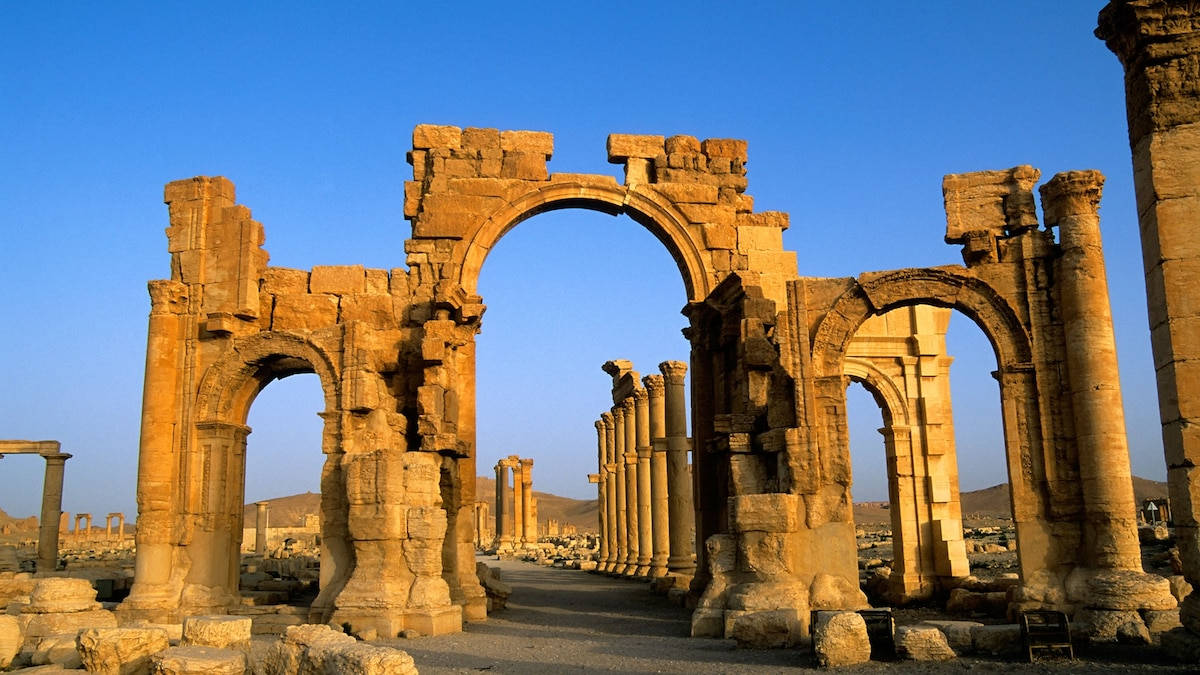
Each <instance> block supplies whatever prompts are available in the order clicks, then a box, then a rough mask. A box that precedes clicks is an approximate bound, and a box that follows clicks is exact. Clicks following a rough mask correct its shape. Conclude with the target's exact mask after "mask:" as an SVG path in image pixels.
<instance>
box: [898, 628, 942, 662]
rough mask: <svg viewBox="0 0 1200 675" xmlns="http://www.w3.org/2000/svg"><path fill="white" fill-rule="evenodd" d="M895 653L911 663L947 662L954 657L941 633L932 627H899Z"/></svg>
mask: <svg viewBox="0 0 1200 675" xmlns="http://www.w3.org/2000/svg"><path fill="white" fill-rule="evenodd" d="M896 652H897V653H898V654H900V655H901V656H904V657H905V658H909V659H912V660H913V661H949V660H950V659H953V658H954V657H955V656H956V655H955V653H954V650H953V649H951V648H950V643H949V642H947V641H946V636H945V634H944V633H942V631H941V630H940V629H938V628H935V627H934V626H900V627H898V628H897V629H896Z"/></svg>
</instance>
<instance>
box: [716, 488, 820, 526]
mask: <svg viewBox="0 0 1200 675" xmlns="http://www.w3.org/2000/svg"><path fill="white" fill-rule="evenodd" d="M803 512H804V511H803V508H802V503H801V500H800V496H799V495H793V494H784V493H767V494H753V495H741V496H738V497H730V498H729V523H730V526H731V527H732V528H733V531H734V532H796V531H798V530H799V529H800V528H801V527H803V525H804V523H803V522H802V521H801V514H803Z"/></svg>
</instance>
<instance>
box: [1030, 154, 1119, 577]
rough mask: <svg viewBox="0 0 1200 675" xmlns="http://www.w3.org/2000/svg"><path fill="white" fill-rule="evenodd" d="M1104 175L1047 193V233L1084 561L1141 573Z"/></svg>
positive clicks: (1057, 183) (1060, 184)
mask: <svg viewBox="0 0 1200 675" xmlns="http://www.w3.org/2000/svg"><path fill="white" fill-rule="evenodd" d="M1103 185H1104V177H1103V176H1102V175H1100V172H1098V171H1070V172H1067V173H1060V174H1058V175H1056V176H1054V178H1052V179H1050V181H1049V182H1048V183H1046V184H1045V185H1043V186H1042V187H1041V190H1040V191H1041V194H1042V210H1043V211H1044V212H1045V221H1046V225H1047V227H1054V226H1058V228H1059V240H1060V246H1061V248H1062V258H1061V259H1060V262H1059V265H1060V268H1059V269H1060V272H1059V286H1060V288H1061V292H1060V298H1059V302H1060V305H1061V308H1062V322H1063V333H1064V338H1065V342H1066V345H1067V354H1066V361H1067V378H1068V382H1069V383H1070V389H1071V408H1072V412H1073V417H1074V420H1075V442H1076V445H1077V447H1078V451H1079V477H1080V480H1081V481H1082V488H1083V490H1082V492H1083V504H1084V518H1085V522H1084V530H1083V531H1084V545H1085V546H1087V547H1088V548H1089V549H1090V550H1089V551H1088V553H1087V555H1086V556H1085V558H1084V559H1086V560H1090V561H1092V564H1093V565H1094V566H1095V567H1097V568H1110V569H1126V570H1137V571H1139V572H1140V571H1141V570H1142V558H1141V547H1140V546H1139V544H1138V535H1137V516H1136V512H1135V508H1134V504H1133V482H1132V480H1133V479H1132V478H1131V475H1130V470H1129V446H1128V444H1127V441H1126V437H1125V414H1124V408H1123V406H1122V403H1121V379H1120V375H1119V373H1118V372H1117V345H1116V341H1115V339H1114V338H1113V327H1112V312H1111V310H1110V308H1109V303H1108V280H1107V276H1106V274H1105V270H1104V252H1103V251H1102V250H1101V247H1100V216H1099V212H1098V210H1099V208H1100V192H1101V189H1102V187H1103Z"/></svg>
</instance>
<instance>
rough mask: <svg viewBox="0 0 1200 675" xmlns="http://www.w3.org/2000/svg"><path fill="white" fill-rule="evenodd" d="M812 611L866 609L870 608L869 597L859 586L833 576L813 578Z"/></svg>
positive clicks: (810, 591)
mask: <svg viewBox="0 0 1200 675" xmlns="http://www.w3.org/2000/svg"><path fill="white" fill-rule="evenodd" d="M808 597H809V604H810V605H811V607H812V609H865V608H867V607H869V606H870V604H869V603H868V602H867V596H866V594H864V593H863V592H862V590H861V589H859V587H858V585H857V584H853V583H851V582H850V581H849V580H847V579H845V578H843V577H839V576H836V575H833V574H824V573H821V574H818V575H816V576H815V577H813V582H812V586H811V587H810V588H809V591H808Z"/></svg>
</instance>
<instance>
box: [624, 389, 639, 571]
mask: <svg viewBox="0 0 1200 675" xmlns="http://www.w3.org/2000/svg"><path fill="white" fill-rule="evenodd" d="M635 407H636V404H635V403H634V400H633V397H632V396H630V397H629V398H626V399H625V400H623V401H621V414H622V416H623V417H624V418H625V454H624V457H623V460H622V467H623V469H624V471H625V551H626V555H625V572H624V574H625V575H626V576H637V571H638V567H637V564H638V557H639V549H638V543H639V541H638V475H637V411H636V409H635Z"/></svg>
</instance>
